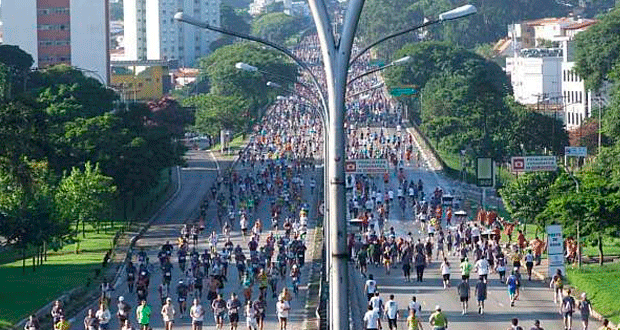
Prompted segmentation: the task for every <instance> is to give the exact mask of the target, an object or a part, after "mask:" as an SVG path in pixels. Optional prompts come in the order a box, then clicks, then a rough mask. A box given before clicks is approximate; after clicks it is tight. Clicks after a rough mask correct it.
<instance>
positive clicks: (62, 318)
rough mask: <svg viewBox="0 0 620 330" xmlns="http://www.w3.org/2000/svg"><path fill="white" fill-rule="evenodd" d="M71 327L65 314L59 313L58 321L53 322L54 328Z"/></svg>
mask: <svg viewBox="0 0 620 330" xmlns="http://www.w3.org/2000/svg"><path fill="white" fill-rule="evenodd" d="M69 328H71V324H69V321H67V320H65V316H64V315H61V316H60V319H59V320H58V322H56V323H55V324H54V330H69Z"/></svg>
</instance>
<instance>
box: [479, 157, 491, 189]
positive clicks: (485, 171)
mask: <svg viewBox="0 0 620 330" xmlns="http://www.w3.org/2000/svg"><path fill="white" fill-rule="evenodd" d="M476 177H477V179H478V187H493V183H494V182H493V159H491V158H482V157H479V158H478V159H476Z"/></svg>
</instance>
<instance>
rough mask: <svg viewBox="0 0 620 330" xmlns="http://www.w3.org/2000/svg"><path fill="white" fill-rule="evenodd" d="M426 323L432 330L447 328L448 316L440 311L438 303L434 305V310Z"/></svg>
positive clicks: (444, 329)
mask: <svg viewBox="0 0 620 330" xmlns="http://www.w3.org/2000/svg"><path fill="white" fill-rule="evenodd" d="M428 323H430V325H431V326H432V327H433V330H446V329H447V328H448V318H447V317H446V315H445V314H444V313H443V312H442V311H441V307H439V305H437V306H435V311H434V312H433V314H431V316H430V317H429V318H428Z"/></svg>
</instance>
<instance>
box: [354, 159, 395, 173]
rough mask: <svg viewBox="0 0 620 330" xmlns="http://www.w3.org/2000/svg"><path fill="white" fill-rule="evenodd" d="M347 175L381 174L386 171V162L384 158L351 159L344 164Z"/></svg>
mask: <svg viewBox="0 0 620 330" xmlns="http://www.w3.org/2000/svg"><path fill="white" fill-rule="evenodd" d="M344 170H345V172H346V173H347V174H379V173H380V174H383V173H387V171H388V161H387V159H385V158H372V159H351V160H347V161H345V162H344Z"/></svg>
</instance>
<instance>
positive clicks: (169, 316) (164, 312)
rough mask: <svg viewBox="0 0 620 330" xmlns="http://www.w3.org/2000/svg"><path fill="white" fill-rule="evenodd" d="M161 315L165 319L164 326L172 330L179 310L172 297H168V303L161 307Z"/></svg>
mask: <svg viewBox="0 0 620 330" xmlns="http://www.w3.org/2000/svg"><path fill="white" fill-rule="evenodd" d="M160 313H161V316H162V320H163V321H164V327H165V329H166V330H172V324H173V323H174V316H175V315H176V313H177V311H176V310H175V308H174V305H173V304H172V299H171V298H166V304H164V305H163V306H162V307H161V312H160Z"/></svg>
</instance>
